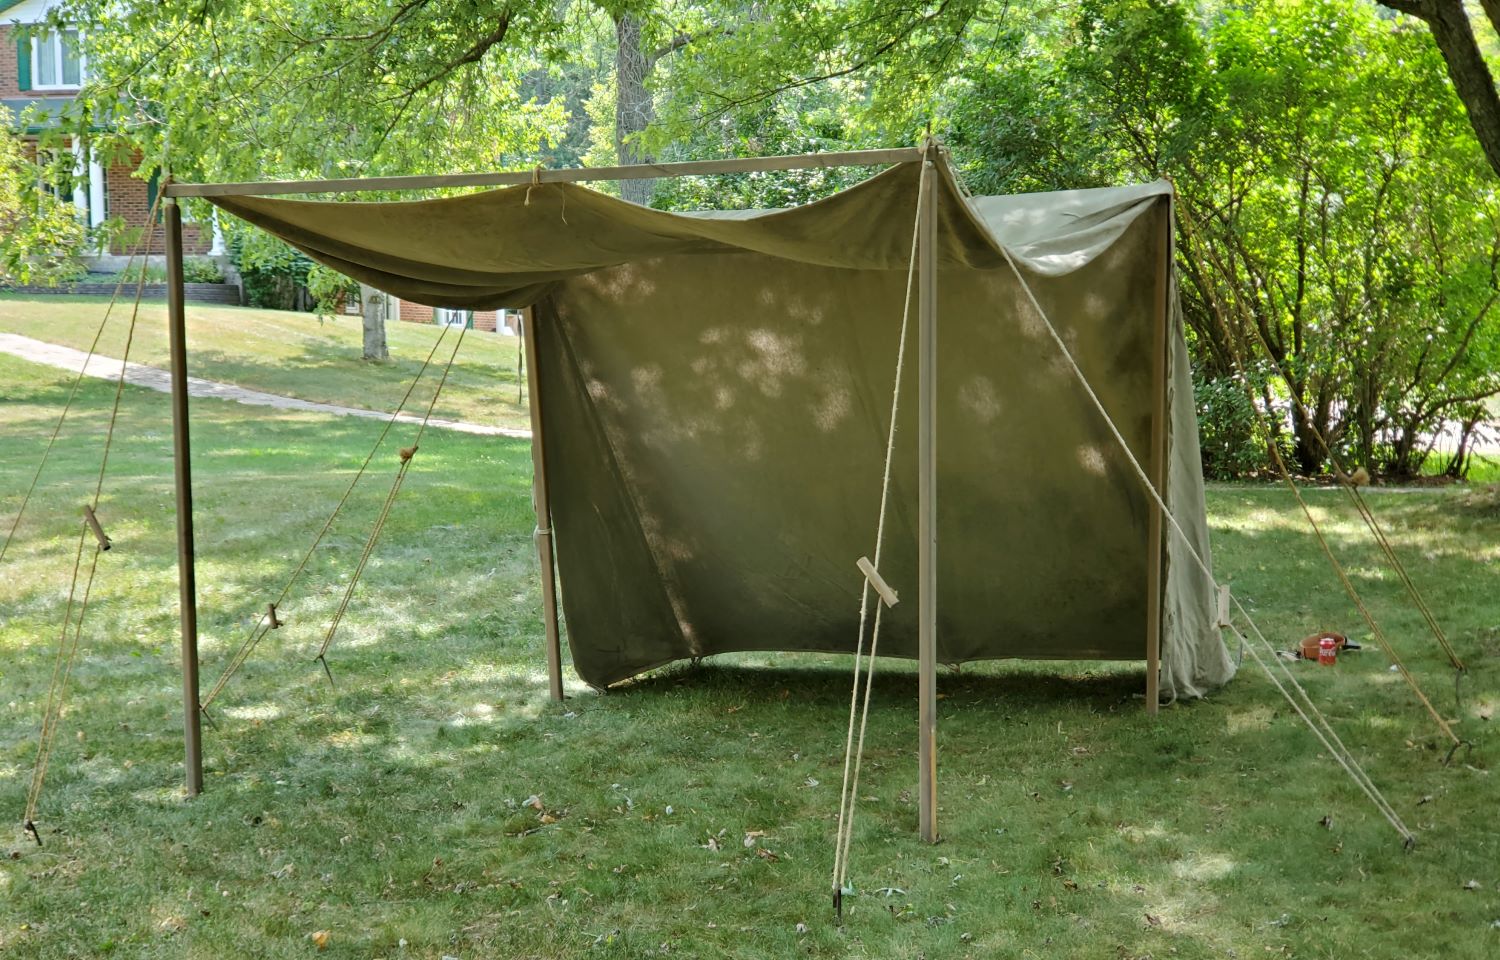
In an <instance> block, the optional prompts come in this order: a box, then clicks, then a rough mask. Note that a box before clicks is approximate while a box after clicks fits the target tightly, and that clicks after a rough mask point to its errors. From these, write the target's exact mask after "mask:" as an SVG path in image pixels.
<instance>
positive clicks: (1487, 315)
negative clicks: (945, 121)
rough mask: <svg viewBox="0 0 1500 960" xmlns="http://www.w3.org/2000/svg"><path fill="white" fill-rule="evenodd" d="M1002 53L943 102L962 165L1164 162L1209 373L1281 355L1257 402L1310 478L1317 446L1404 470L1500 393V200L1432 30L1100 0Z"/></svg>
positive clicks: (1316, 8) (1032, 182)
mask: <svg viewBox="0 0 1500 960" xmlns="http://www.w3.org/2000/svg"><path fill="white" fill-rule="evenodd" d="M1007 49H1008V50H1009V51H1010V52H1011V53H1012V55H1011V56H1009V57H1008V58H1001V59H998V60H995V61H991V62H986V63H983V64H972V65H969V66H968V68H967V69H968V73H969V74H970V80H969V84H970V86H969V87H968V90H967V91H966V92H965V93H964V94H963V95H962V96H960V97H959V98H958V102H957V103H956V105H955V107H954V108H953V110H952V113H951V116H952V121H953V129H954V131H955V137H954V142H955V148H956V149H958V150H960V151H961V155H962V157H963V160H964V164H965V167H966V169H969V170H971V171H974V172H975V179H976V182H978V183H980V184H981V185H982V189H1018V188H1019V189H1035V188H1059V187H1077V186H1092V185H1095V184H1097V183H1100V182H1109V181H1116V182H1117V181H1121V180H1132V179H1143V178H1146V179H1149V178H1158V177H1163V176H1170V177H1172V178H1173V179H1174V180H1175V182H1176V184H1177V187H1178V191H1179V193H1178V209H1179V213H1180V216H1179V223H1178V237H1179V255H1180V258H1179V262H1178V267H1179V275H1180V277H1181V281H1182V292H1183V297H1184V305H1185V309H1186V318H1187V322H1188V324H1189V326H1190V327H1191V329H1192V332H1193V334H1194V337H1193V344H1194V352H1195V356H1194V360H1195V362H1196V364H1197V366H1198V367H1199V368H1200V371H1201V373H1202V377H1201V378H1200V380H1201V382H1202V383H1203V384H1204V385H1205V387H1206V386H1207V385H1210V384H1214V383H1216V382H1218V381H1219V380H1221V379H1222V378H1225V377H1229V376H1232V375H1235V374H1237V373H1242V372H1244V371H1245V370H1246V368H1247V366H1250V367H1252V368H1255V367H1258V365H1259V364H1260V363H1262V362H1269V363H1270V364H1271V369H1270V371H1268V372H1269V373H1270V374H1271V376H1270V377H1269V381H1270V382H1268V386H1270V387H1273V388H1274V389H1271V390H1269V391H1268V392H1267V393H1266V394H1265V396H1264V398H1263V401H1262V403H1261V407H1262V409H1261V411H1260V413H1261V415H1262V416H1264V417H1265V418H1266V420H1267V422H1269V423H1271V424H1273V425H1275V429H1277V430H1278V431H1280V430H1281V427H1280V424H1281V423H1283V422H1284V421H1285V422H1288V423H1290V424H1291V427H1290V433H1291V443H1290V447H1289V449H1290V451H1291V452H1292V454H1293V462H1294V463H1295V464H1296V465H1297V466H1298V467H1299V468H1300V469H1301V470H1302V471H1304V472H1306V473H1312V474H1316V473H1320V472H1322V471H1323V470H1325V469H1327V468H1328V458H1327V456H1326V451H1325V450H1324V448H1323V440H1325V439H1326V441H1327V442H1328V444H1329V445H1331V446H1332V448H1333V449H1334V451H1335V452H1336V453H1338V454H1339V455H1340V456H1341V457H1342V459H1344V461H1345V462H1346V463H1348V464H1349V465H1350V466H1351V467H1352V465H1354V464H1363V465H1365V466H1367V467H1368V468H1370V469H1371V470H1376V471H1380V472H1385V473H1388V474H1392V475H1396V476H1408V475H1412V474H1415V473H1416V472H1418V471H1419V470H1420V468H1421V464H1422V459H1423V458H1424V457H1425V456H1426V451H1427V444H1426V442H1425V438H1428V437H1430V436H1431V435H1432V434H1433V433H1434V432H1435V431H1436V430H1438V429H1440V428H1441V427H1442V426H1443V425H1444V424H1445V423H1463V422H1465V421H1467V420H1470V419H1473V418H1474V417H1475V416H1476V411H1478V410H1479V405H1480V404H1481V403H1482V402H1483V400H1484V398H1485V397H1487V396H1490V395H1493V394H1495V393H1496V392H1500V365H1497V360H1500V355H1497V351H1500V312H1497V311H1495V310H1492V309H1491V306H1492V305H1493V298H1494V297H1495V294H1496V291H1497V290H1500V282H1497V273H1496V263H1497V260H1496V256H1495V253H1496V251H1497V250H1500V202H1497V196H1496V191H1495V186H1494V183H1493V181H1492V179H1491V178H1490V177H1489V176H1488V170H1487V168H1486V167H1485V164H1484V161H1483V158H1482V156H1481V154H1480V152H1479V150H1478V148H1477V146H1476V145H1475V143H1474V142H1473V140H1472V137H1470V136H1469V135H1468V133H1467V125H1466V121H1465V119H1464V115H1463V112H1462V110H1461V108H1460V106H1459V104H1458V102H1457V101H1456V100H1455V98H1454V97H1453V95H1452V93H1451V91H1450V90H1448V89H1447V88H1446V86H1445V84H1444V83H1443V82H1442V79H1441V77H1442V72H1443V71H1442V66H1441V61H1440V60H1439V59H1438V55H1437V53H1436V52H1435V51H1434V49H1433V48H1432V44H1431V43H1430V41H1429V40H1428V38H1427V37H1426V36H1425V35H1424V34H1423V33H1422V31H1421V30H1420V29H1419V28H1417V27H1415V26H1413V25H1411V24H1406V23H1402V22H1400V21H1393V20H1391V19H1388V18H1385V17H1382V16H1380V15H1379V14H1377V13H1376V12H1375V10H1374V8H1372V7H1371V6H1370V5H1369V4H1366V3H1363V2H1360V0H1276V2H1268V3H1259V4H1248V5H1229V6H1223V7H1211V6H1210V5H1208V4H1191V3H1179V2H1171V0H1087V2H1084V3H1082V4H1081V5H1079V7H1078V8H1077V10H1076V12H1075V13H1074V14H1073V15H1072V19H1071V22H1070V23H1069V24H1068V26H1067V29H1066V30H1064V31H1060V32H1057V33H1054V34H1051V35H1046V34H1044V35H1042V38H1041V39H1038V38H1037V37H1036V36H1021V35H1018V36H1016V37H1014V38H1013V39H1012V40H1011V41H1010V46H1009V47H1008V48H1007ZM1226 402H1228V401H1227V400H1226ZM1234 403H1238V401H1234ZM1212 409H1213V410H1214V411H1215V416H1220V415H1227V413H1228V412H1229V411H1230V410H1232V409H1235V408H1234V407H1233V406H1232V405H1231V406H1230V407H1225V406H1224V405H1223V404H1222V403H1216V404H1214V405H1212ZM1304 412H1305V415H1304ZM1233 422H1234V421H1233V418H1231V420H1230V421H1229V422H1228V423H1226V422H1213V423H1209V422H1205V423H1204V425H1203V428H1204V433H1205V435H1206V436H1211V437H1216V438H1220V439H1225V440H1226V441H1227V440H1228V437H1229V434H1226V430H1228V429H1229V427H1230V426H1231V425H1232V423H1233ZM1230 432H1231V433H1232V431H1230ZM1320 437H1321V438H1322V439H1320ZM1230 448H1234V444H1233V443H1231V444H1230ZM1227 462H1228V463H1239V462H1243V458H1242V457H1239V456H1234V457H1230V458H1229V460H1228V461H1227Z"/></svg>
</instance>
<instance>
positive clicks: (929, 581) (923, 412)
mask: <svg viewBox="0 0 1500 960" xmlns="http://www.w3.org/2000/svg"><path fill="white" fill-rule="evenodd" d="M917 218H918V222H917V310H918V314H917V371H918V376H917V380H918V388H917V395H918V402H917V407H918V409H917V463H918V468H917V469H918V482H917V513H918V518H919V519H918V532H917V538H918V545H917V623H918V627H917V631H918V632H917V672H918V681H917V684H918V686H917V714H918V726H919V728H920V729H919V733H918V735H919V737H920V740H919V742H918V749H917V759H918V762H919V763H920V765H921V773H920V775H919V779H918V793H919V800H918V805H917V815H918V818H919V819H920V820H921V831H922V839H923V840H925V841H927V842H928V843H936V842H937V838H938V828H937V168H936V167H935V166H934V165H933V162H932V161H931V160H923V161H922V200H921V209H920V210H919V211H918V214H917Z"/></svg>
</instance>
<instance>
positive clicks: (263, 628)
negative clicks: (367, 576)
mask: <svg viewBox="0 0 1500 960" xmlns="http://www.w3.org/2000/svg"><path fill="white" fill-rule="evenodd" d="M448 329H449V328H448V327H447V326H444V327H443V328H442V329H441V330H439V331H438V335H437V339H436V340H434V341H433V344H432V349H430V350H428V351H427V356H426V357H425V358H424V359H423V360H422V365H421V366H420V367H418V368H417V372H416V375H415V376H413V377H412V380H411V383H409V384H408V385H407V387H406V393H405V394H403V395H402V397H401V402H400V403H398V404H397V405H396V409H395V410H394V411H393V412H392V413H391V415H390V417H389V418H387V419H386V422H385V426H384V427H382V428H381V431H380V435H379V436H378V437H376V438H375V442H374V444H372V445H371V447H370V452H369V453H367V454H366V455H365V458H364V460H363V461H362V462H361V463H360V465H359V468H358V469H357V470H355V472H354V476H353V478H351V479H350V481H349V485H348V486H347V487H345V488H344V493H343V495H342V496H341V497H339V499H338V502H337V503H336V504H335V505H334V508H333V511H332V512H331V513H330V514H329V515H328V519H327V520H325V521H324V522H323V526H322V527H321V528H320V529H319V530H318V533H317V535H316V536H314V537H313V541H312V543H311V545H309V546H308V548H307V550H306V552H304V553H303V555H302V559H301V560H300V561H299V562H298V564H297V566H296V568H295V569H294V570H293V571H292V574H291V576H290V577H288V578H287V580H286V583H285V584H284V585H283V586H282V588H281V590H280V592H279V593H278V594H277V595H276V599H275V600H274V601H272V602H270V603H268V604H267V605H266V612H265V613H264V614H262V615H261V617H260V618H258V619H257V621H256V622H255V624H254V626H252V627H251V629H250V630H249V631H248V632H247V634H246V636H245V638H244V640H243V641H241V643H240V645H239V646H238V647H237V648H236V649H235V652H234V654H233V655H232V656H231V657H230V658H229V662H228V663H227V664H225V666H224V670H223V672H222V673H220V674H219V678H218V680H216V681H215V682H214V685H213V686H212V687H211V688H210V689H209V691H208V694H207V695H206V696H204V697H203V699H202V700H201V701H200V702H199V710H201V711H202V712H203V714H204V716H205V717H208V716H210V714H209V713H208V707H209V705H210V704H212V703H213V702H214V700H216V699H218V697H219V695H220V694H222V693H223V692H224V688H225V687H226V686H228V684H229V681H230V680H231V679H232V678H233V677H234V675H235V674H236V673H238V672H239V670H240V668H241V667H243V666H244V665H245V661H247V660H248V659H249V658H250V654H251V653H252V652H253V651H254V650H255V648H256V646H257V645H259V643H260V642H261V640H263V639H265V637H266V635H267V634H268V633H270V632H271V631H272V630H279V629H280V628H281V627H283V626H284V625H285V623H286V621H285V620H284V619H282V616H281V614H282V610H281V607H282V605H283V604H284V603H285V602H286V600H287V598H288V597H289V596H290V595H291V592H292V587H293V586H295V585H296V583H297V580H298V579H299V578H300V577H301V576H302V574H303V572H304V571H305V570H306V569H307V565H308V563H309V562H311V560H312V557H313V553H314V552H316V550H317V549H318V546H319V545H320V544H321V543H322V542H323V539H324V538H325V537H326V536H327V535H328V532H329V531H330V530H332V529H333V525H334V523H335V521H337V520H338V518H339V515H340V514H341V513H342V512H343V509H344V506H345V505H346V504H347V503H348V502H349V498H350V497H351V496H352V495H353V493H354V488H355V487H356V486H358V484H359V481H360V479H361V478H362V477H364V475H365V471H366V470H367V469H368V468H369V466H370V463H371V461H373V460H374V459H375V454H376V453H377V452H378V451H379V450H380V447H381V446H382V445H383V444H384V443H385V440H386V437H387V436H388V435H389V434H390V432H391V428H392V427H393V426H394V425H395V424H396V421H397V420H398V419H399V418H400V416H401V414H402V412H403V411H404V410H405V409H406V405H407V403H408V402H409V401H410V400H411V396H412V393H413V392H414V391H415V390H416V388H417V384H418V383H419V382H420V381H421V379H422V377H423V375H424V374H426V372H427V368H428V367H429V366H430V365H431V363H432V358H433V357H434V356H436V355H437V351H438V348H439V347H440V346H442V343H443V340H444V338H445V337H447V335H448ZM466 331H467V328H465V331H463V332H460V333H459V340H458V344H455V345H454V348H453V353H452V354H451V355H450V356H449V357H448V364H447V367H446V368H445V369H444V371H443V381H444V382H446V381H447V377H448V371H449V370H451V369H452V367H453V361H454V358H455V357H456V356H457V355H458V345H459V344H461V343H462V342H463V333H464V332H466ZM442 389H443V386H442V383H439V384H438V387H437V389H436V390H435V391H434V393H433V396H432V400H431V402H430V403H428V405H427V413H426V415H425V416H424V417H423V418H422V422H421V426H420V427H419V429H418V432H417V439H418V440H420V439H421V434H422V430H424V429H425V428H426V426H427V421H428V419H429V418H430V417H431V416H432V410H433V407H434V406H435V405H436V404H437V398H438V396H439V395H440V394H441V393H442ZM414 447H415V444H413V448H414ZM407 449H412V448H407ZM402 452H403V453H404V452H405V451H404V450H403V451H402ZM414 452H415V450H414V449H413V453H414ZM410 460H411V458H410V457H409V456H407V457H403V458H402V460H401V466H400V468H399V469H398V476H401V477H404V476H405V472H406V469H407V465H408V464H409V463H410ZM394 486H395V485H393V492H392V493H391V494H388V495H387V498H386V501H385V503H384V504H383V505H382V510H381V517H382V519H379V520H377V529H378V528H379V527H380V526H383V524H384V520H383V517H384V516H386V515H388V514H389V512H390V509H389V508H390V503H391V502H393V500H394ZM375 536H378V533H372V536H371V538H370V540H369V541H367V543H366V554H365V556H364V557H362V559H361V563H360V568H359V569H360V570H361V571H362V570H363V568H364V560H366V559H368V551H369V550H371V549H373V547H374V543H373V540H374V537H375ZM357 579H358V574H356V575H355V577H354V580H357ZM352 583H353V581H351V586H350V588H349V590H348V591H346V594H345V599H344V603H343V604H342V605H341V606H340V609H339V616H338V617H337V618H336V620H335V624H334V626H333V628H332V629H330V631H329V633H328V635H327V636H326V637H325V642H324V644H323V649H322V650H320V651H319V653H318V657H317V659H318V660H319V661H320V662H322V663H323V666H324V669H325V670H327V666H328V663H327V661H326V660H324V659H323V655H324V654H325V653H326V652H327V646H328V643H329V642H331V640H332V636H333V630H336V629H337V621H338V620H341V619H342V615H343V611H344V609H345V608H347V606H348V598H349V596H350V595H351V594H352V590H353V586H352ZM329 679H330V680H331V679H332V673H331V672H330V673H329Z"/></svg>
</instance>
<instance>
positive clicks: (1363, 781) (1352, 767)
mask: <svg viewBox="0 0 1500 960" xmlns="http://www.w3.org/2000/svg"><path fill="white" fill-rule="evenodd" d="M1000 252H1001V253H1002V254H1003V255H1004V257H1005V262H1006V263H1007V264H1008V265H1009V266H1010V269H1011V272H1012V273H1013V274H1014V275H1015V277H1016V281H1017V282H1018V283H1019V284H1020V285H1021V290H1022V292H1023V293H1024V294H1025V295H1026V300H1027V302H1028V303H1029V304H1030V305H1031V309H1032V310H1033V311H1034V312H1035V313H1036V316H1037V318H1038V319H1039V320H1041V322H1042V325H1043V326H1044V327H1045V328H1046V330H1047V334H1048V335H1049V336H1050V337H1051V339H1052V342H1053V343H1054V344H1055V345H1056V346H1057V349H1058V351H1059V352H1060V353H1061V354H1062V357H1063V360H1064V361H1066V363H1067V366H1068V368H1069V370H1071V371H1072V373H1073V376H1074V377H1075V378H1076V379H1077V380H1078V383H1079V386H1081V387H1082V388H1083V391H1084V393H1085V394H1087V395H1088V398H1089V400H1090V401H1091V402H1092V403H1093V406H1094V408H1095V409H1096V410H1097V411H1098V412H1099V416H1100V417H1102V418H1103V420H1104V423H1105V426H1106V427H1108V429H1109V432H1110V434H1111V435H1112V436H1113V437H1114V439H1115V442H1116V443H1117V444H1118V445H1119V447H1120V450H1121V451H1123V452H1124V454H1125V458H1126V460H1128V461H1129V463H1130V466H1131V467H1132V469H1133V470H1134V472H1135V474H1136V477H1137V478H1138V479H1139V480H1140V481H1141V485H1142V486H1143V487H1144V489H1145V491H1146V493H1147V495H1148V496H1149V497H1150V498H1151V499H1152V500H1153V501H1155V503H1156V505H1157V507H1158V508H1159V509H1160V510H1161V512H1162V516H1163V517H1164V518H1166V520H1167V522H1168V523H1169V524H1170V525H1171V527H1172V529H1173V531H1175V532H1176V534H1177V536H1178V538H1179V539H1181V541H1182V544H1183V546H1184V547H1185V548H1186V549H1187V553H1188V556H1190V557H1191V558H1192V559H1193V562H1194V563H1195V564H1196V565H1197V567H1198V569H1199V570H1201V571H1202V572H1203V575H1204V576H1206V577H1208V578H1209V579H1210V580H1212V579H1213V570H1212V569H1210V568H1209V565H1208V562H1207V561H1206V560H1204V559H1203V556H1202V555H1201V554H1200V553H1199V552H1198V548H1197V547H1196V546H1194V544H1193V542H1192V539H1191V538H1189V537H1188V535H1187V532H1186V531H1184V530H1183V529H1182V526H1181V524H1180V523H1178V521H1177V518H1176V516H1174V515H1173V513H1172V511H1171V510H1170V509H1169V508H1168V506H1167V503H1166V501H1165V500H1164V499H1163V498H1162V496H1161V494H1160V493H1159V492H1157V489H1156V487H1155V486H1154V485H1153V484H1152V483H1151V480H1150V478H1149V477H1148V476H1147V474H1146V471H1145V468H1143V467H1142V466H1141V463H1140V461H1139V460H1138V459H1137V458H1136V456H1135V454H1134V452H1132V451H1131V449H1130V445H1129V444H1128V443H1126V442H1125V438H1124V436H1123V435H1122V434H1121V433H1120V430H1119V427H1118V426H1116V425H1115V422H1114V418H1112V417H1111V416H1110V415H1109V411H1108V410H1106V409H1105V407H1104V403H1103V401H1101V400H1100V399H1099V395H1098V394H1097V393H1095V392H1094V388H1093V387H1092V386H1091V385H1090V384H1089V381H1088V378H1087V377H1086V376H1085V375H1084V373H1083V370H1082V369H1081V368H1080V367H1079V366H1078V361H1077V360H1075V359H1074V357H1073V353H1072V351H1070V350H1069V349H1068V346H1067V343H1066V342H1065V341H1064V340H1063V338H1062V336H1061V335H1060V334H1059V333H1058V332H1057V328H1056V327H1054V326H1053V325H1052V321H1051V319H1050V318H1049V317H1048V316H1047V312H1046V311H1045V310H1043V309H1042V305H1041V303H1039V302H1038V301H1037V298H1036V294H1034V293H1033V292H1032V289H1031V285H1030V284H1029V283H1027V282H1026V277H1025V275H1024V274H1022V273H1021V268H1020V267H1019V266H1018V265H1017V264H1016V262H1015V259H1014V257H1012V255H1011V253H1010V250H1009V248H1007V247H1005V246H1004V245H1003V244H1002V245H1001V246H1000ZM1233 602H1234V606H1235V608H1236V609H1237V610H1238V611H1239V612H1240V615H1241V616H1242V617H1244V619H1245V622H1246V623H1247V624H1249V626H1250V630H1251V632H1252V633H1254V635H1255V637H1256V639H1257V640H1259V641H1260V643H1261V645H1262V646H1263V647H1264V648H1265V650H1266V652H1267V653H1268V654H1269V657H1270V660H1271V661H1272V662H1273V663H1275V664H1277V665H1278V666H1279V667H1280V668H1281V670H1282V672H1283V673H1284V674H1285V677H1286V680H1287V681H1288V683H1287V684H1283V683H1282V682H1281V681H1280V680H1279V679H1278V678H1277V677H1276V674H1275V673H1274V672H1273V671H1272V670H1271V668H1270V666H1269V665H1268V664H1267V662H1266V660H1265V659H1263V658H1262V656H1261V654H1260V653H1259V652H1258V651H1257V650H1256V649H1255V646H1254V645H1253V644H1248V645H1247V646H1248V647H1249V650H1250V653H1251V656H1252V658H1253V659H1254V660H1255V662H1256V664H1258V665H1259V666H1260V668H1261V670H1263V671H1264V672H1265V674H1266V676H1267V677H1268V678H1269V679H1270V680H1271V683H1272V684H1273V685H1274V686H1275V687H1276V689H1277V690H1278V691H1279V692H1280V693H1281V695H1282V696H1283V697H1285V698H1286V700H1287V702H1288V703H1290V704H1291V705H1292V708H1293V709H1294V710H1295V711H1296V712H1297V715H1298V716H1300V717H1301V718H1302V719H1303V721H1305V722H1306V723H1307V725H1308V727H1309V728H1310V729H1311V730H1312V731H1313V734H1314V735H1315V736H1317V738H1318V740H1319V741H1320V742H1321V743H1322V744H1323V745H1324V747H1325V748H1326V749H1327V750H1328V751H1329V753H1330V754H1332V755H1333V757H1334V759H1335V760H1337V761H1338V763H1339V765H1340V766H1342V767H1343V768H1344V770H1345V771H1346V772H1347V773H1348V774H1349V776H1350V777H1351V778H1352V779H1353V780H1354V782H1355V783H1356V784H1357V785H1358V786H1359V788H1360V789H1361V790H1362V791H1363V792H1364V793H1365V795H1366V796H1368V797H1369V798H1370V800H1371V802H1372V803H1374V804H1375V806H1376V808H1377V809H1378V810H1379V811H1380V813H1381V814H1382V815H1383V816H1384V817H1385V818H1386V819H1387V820H1388V821H1389V822H1390V824H1391V826H1392V827H1394V828H1395V830H1396V832H1397V833H1399V834H1401V838H1402V841H1403V843H1404V844H1405V846H1406V847H1407V849H1410V848H1411V847H1412V846H1413V845H1414V844H1415V843H1416V836H1415V834H1413V833H1412V831H1411V830H1410V829H1408V828H1407V827H1406V825H1405V824H1404V823H1403V822H1402V821H1401V818H1400V817H1399V816H1397V814H1396V812H1395V810H1394V808H1392V807H1391V805H1390V803H1389V802H1388V801H1387V800H1386V799H1385V796H1384V795H1383V794H1382V793H1381V792H1380V790H1379V788H1377V787H1376V786H1375V784H1374V782H1373V781H1372V780H1371V779H1370V777H1369V775H1368V774H1366V773H1365V771H1364V768H1363V767H1362V766H1360V763H1359V761H1358V760H1357V759H1355V757H1354V754H1353V753H1352V752H1351V751H1350V750H1349V749H1348V748H1347V747H1346V746H1344V743H1343V741H1342V740H1341V739H1340V738H1339V736H1338V734H1337V733H1335V732H1334V730H1333V727H1332V725H1330V724H1329V722H1328V718H1327V717H1325V716H1324V715H1323V713H1322V711H1320V710H1319V709H1318V708H1317V706H1316V704H1314V703H1313V702H1312V699H1311V698H1310V697H1309V696H1308V695H1307V691H1306V690H1305V689H1303V688H1302V685H1301V684H1300V683H1299V682H1298V681H1297V678H1296V677H1295V676H1293V675H1292V673H1291V671H1290V670H1288V669H1287V667H1286V665H1285V663H1282V662H1281V660H1280V658H1279V657H1278V656H1277V655H1276V650H1275V648H1274V647H1273V646H1272V644H1271V642H1270V641H1269V640H1267V639H1266V637H1265V635H1264V634H1263V633H1261V631H1260V628H1259V627H1258V626H1257V625H1256V623H1255V620H1254V619H1253V618H1252V617H1251V616H1250V614H1249V612H1248V611H1246V610H1245V608H1244V605H1243V604H1241V603H1240V601H1239V599H1238V598H1234V600H1233ZM1236 633H1238V631H1236ZM1241 639H1243V635H1242V634H1241ZM1288 687H1290V688H1291V689H1288ZM1292 690H1295V691H1296V692H1297V695H1296V696H1293V694H1292Z"/></svg>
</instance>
